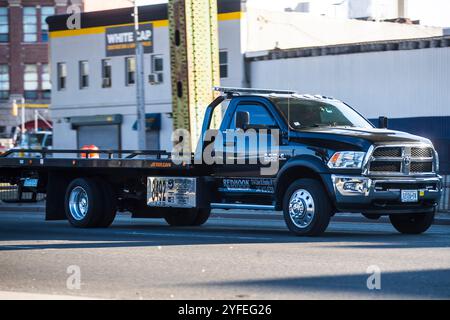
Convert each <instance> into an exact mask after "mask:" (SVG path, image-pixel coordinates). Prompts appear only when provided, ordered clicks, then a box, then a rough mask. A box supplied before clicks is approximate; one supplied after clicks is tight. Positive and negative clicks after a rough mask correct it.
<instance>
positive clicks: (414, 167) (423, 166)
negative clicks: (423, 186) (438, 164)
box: [410, 162, 433, 173]
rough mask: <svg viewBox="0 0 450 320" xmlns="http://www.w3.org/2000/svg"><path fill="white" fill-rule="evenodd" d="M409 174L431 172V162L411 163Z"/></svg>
mask: <svg viewBox="0 0 450 320" xmlns="http://www.w3.org/2000/svg"><path fill="white" fill-rule="evenodd" d="M410 171H411V172H414V173H416V172H419V173H420V172H426V173H431V172H433V164H432V163H431V162H411V170H410Z"/></svg>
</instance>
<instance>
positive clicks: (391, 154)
mask: <svg viewBox="0 0 450 320" xmlns="http://www.w3.org/2000/svg"><path fill="white" fill-rule="evenodd" d="M373 156H374V157H380V158H395V157H401V156H402V148H400V147H386V148H378V149H375V151H374V152H373Z"/></svg>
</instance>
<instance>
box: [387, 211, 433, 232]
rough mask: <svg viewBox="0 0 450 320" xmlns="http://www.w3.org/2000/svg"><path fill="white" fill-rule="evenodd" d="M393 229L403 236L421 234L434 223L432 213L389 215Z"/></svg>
mask: <svg viewBox="0 0 450 320" xmlns="http://www.w3.org/2000/svg"><path fill="white" fill-rule="evenodd" d="M389 219H390V220H391V223H392V225H393V226H394V228H395V229H396V230H397V231H398V232H400V233H404V234H421V233H424V232H425V231H427V230H428V229H429V228H430V227H431V225H432V224H433V221H434V212H432V213H416V214H402V215H390V216H389Z"/></svg>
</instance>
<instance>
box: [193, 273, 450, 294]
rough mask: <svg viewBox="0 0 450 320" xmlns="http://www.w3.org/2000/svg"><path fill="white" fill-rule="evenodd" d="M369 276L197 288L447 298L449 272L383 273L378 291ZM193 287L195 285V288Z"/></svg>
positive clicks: (300, 278)
mask: <svg viewBox="0 0 450 320" xmlns="http://www.w3.org/2000/svg"><path fill="white" fill-rule="evenodd" d="M369 276H370V275H369V274H350V275H330V276H312V277H289V278H276V279H262V280H245V281H225V282H208V283H201V284H196V285H199V286H202V287H203V286H213V287H224V288H227V287H232V288H239V287H240V288H241V289H254V290H267V289H270V290H272V291H280V292H283V293H286V292H293V293H296V292H298V293H303V294H306V293H308V292H326V293H335V294H336V297H337V298H338V297H345V294H352V296H354V295H355V294H357V296H359V297H361V298H364V299H365V298H367V297H368V296H369V297H371V298H373V299H383V298H386V297H392V296H399V297H402V298H420V299H426V298H429V299H450V289H449V288H450V269H441V270H420V271H402V272H382V271H381V274H380V280H381V281H380V284H381V289H380V290H369V289H368V288H367V280H368V277H369ZM196 285H194V286H196Z"/></svg>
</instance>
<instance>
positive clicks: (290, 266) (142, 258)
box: [0, 212, 450, 299]
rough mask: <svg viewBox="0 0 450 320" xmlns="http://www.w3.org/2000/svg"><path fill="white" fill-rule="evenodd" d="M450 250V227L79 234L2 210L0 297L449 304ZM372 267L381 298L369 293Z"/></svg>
mask: <svg viewBox="0 0 450 320" xmlns="http://www.w3.org/2000/svg"><path fill="white" fill-rule="evenodd" d="M449 247H450V226H448V225H447V226H444V225H442V226H433V227H432V228H431V229H430V231H429V232H428V233H427V234H425V235H420V236H404V235H400V234H398V233H396V232H395V231H394V229H393V228H392V227H391V226H390V225H389V224H384V223H363V222H359V223H356V222H334V223H332V225H331V226H330V228H329V229H328V232H327V233H326V234H325V236H323V237H320V238H297V237H293V236H292V235H290V234H289V233H288V232H287V231H286V229H285V226H284V224H283V222H282V221H278V220H273V219H272V220H269V219H268V220H252V219H248V217H247V219H238V218H236V217H234V218H223V217H216V218H212V219H210V221H208V223H207V224H206V225H205V226H204V227H200V228H169V227H168V226H166V225H165V223H164V222H163V221H159V220H142V219H138V220H132V219H130V218H129V217H128V216H121V217H120V218H118V219H117V220H116V221H115V223H114V225H113V226H112V227H111V228H109V229H106V230H96V229H89V230H81V229H73V228H71V227H69V226H68V224H67V223H66V222H64V221H63V222H45V221H44V218H43V214H41V213H18V212H0V299H5V298H44V299H46V298H60V299H67V298H69V299H70V298H72V297H78V298H79V297H87V298H103V299H319V298H321V299H336V298H337V299H346V298H350V299H388V298H400V299H409V298H412V299H422V298H424V299H429V298H432V299H435V298H438V299H442V298H444V299H449V298H450V250H449ZM368 268H372V270H375V271H377V270H379V271H380V278H379V279H380V282H376V283H377V284H378V283H379V284H380V285H381V289H380V290H377V289H375V290H369V289H368V287H367V280H368V277H369V276H370V275H371V274H367V273H366V272H367V269H368ZM376 276H377V274H376V275H375V280H377V279H378V278H377V277H376ZM373 278H374V277H372V278H371V280H373ZM78 280H80V281H78ZM371 283H375V282H373V281H371ZM78 284H80V286H78ZM78 287H79V288H78Z"/></svg>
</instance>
